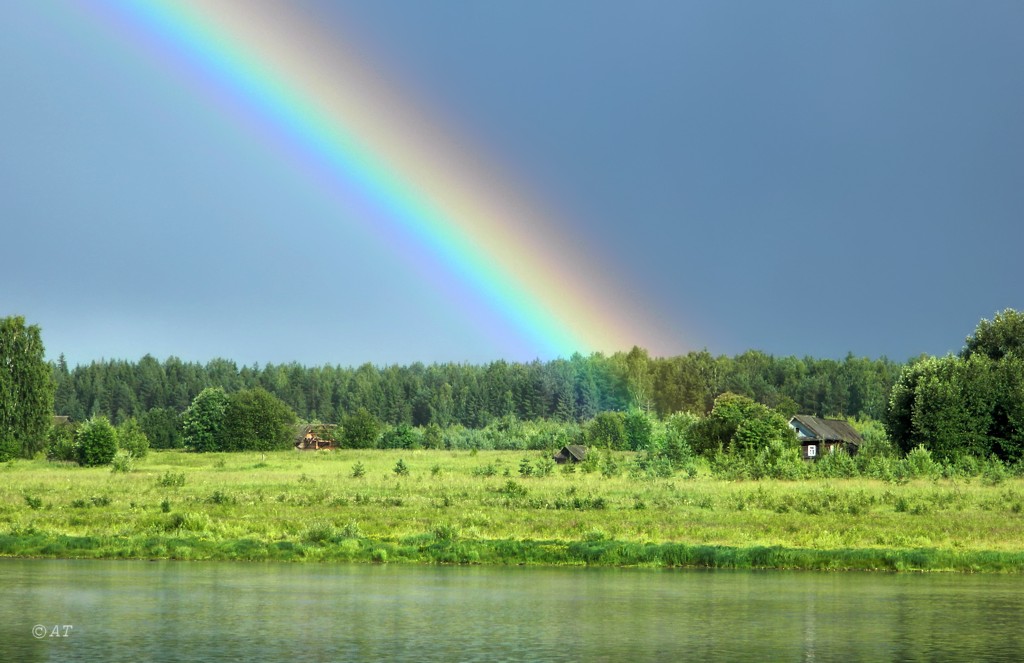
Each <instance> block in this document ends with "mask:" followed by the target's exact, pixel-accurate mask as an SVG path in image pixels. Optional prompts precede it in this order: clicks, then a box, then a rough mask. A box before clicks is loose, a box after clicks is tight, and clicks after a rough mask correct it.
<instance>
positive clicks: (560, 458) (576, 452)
mask: <svg viewBox="0 0 1024 663" xmlns="http://www.w3.org/2000/svg"><path fill="white" fill-rule="evenodd" d="M586 457H587V448H586V447H585V446H583V445H582V444H569V445H566V446H564V447H562V450H561V451H559V452H558V453H556V454H555V455H554V456H553V458H554V459H555V462H556V463H558V464H559V465H561V464H562V463H579V462H582V461H583V460H584V459H585V458H586Z"/></svg>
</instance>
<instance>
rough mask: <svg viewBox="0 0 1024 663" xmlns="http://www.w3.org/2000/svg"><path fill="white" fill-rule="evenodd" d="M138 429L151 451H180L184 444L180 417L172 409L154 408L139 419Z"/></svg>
mask: <svg viewBox="0 0 1024 663" xmlns="http://www.w3.org/2000/svg"><path fill="white" fill-rule="evenodd" d="M139 427H140V428H142V432H143V433H145V434H146V438H147V439H149V446H150V447H152V448H153V449H180V448H181V447H182V445H183V444H184V440H183V438H182V431H181V415H180V414H178V413H177V412H176V411H175V410H174V409H173V408H163V407H155V408H153V409H151V410H149V411H148V412H146V413H145V414H143V415H142V416H141V417H139Z"/></svg>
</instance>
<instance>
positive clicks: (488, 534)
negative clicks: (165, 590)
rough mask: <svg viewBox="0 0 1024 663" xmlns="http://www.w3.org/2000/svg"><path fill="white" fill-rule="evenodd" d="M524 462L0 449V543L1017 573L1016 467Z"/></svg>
mask: <svg viewBox="0 0 1024 663" xmlns="http://www.w3.org/2000/svg"><path fill="white" fill-rule="evenodd" d="M524 458H525V459H528V460H529V464H531V466H534V467H535V466H537V465H538V464H543V463H542V462H541V461H542V455H541V454H539V453H538V452H498V451H489V452H480V453H478V454H473V453H471V452H467V451H457V452H454V451H408V450H406V451H379V450H373V451H346V450H341V451H333V452H308V453H303V452H295V451H288V452H274V453H268V454H265V455H264V454H258V453H238V454H188V453H184V452H172V451H164V452H151V453H150V454H149V456H148V457H147V458H145V459H144V460H142V461H139V462H137V463H136V466H135V469H134V470H133V471H131V472H128V473H121V472H118V473H115V472H111V469H110V468H109V467H101V468H81V467H77V466H69V465H61V464H55V463H49V462H47V461H44V460H35V461H16V462H13V463H8V464H5V465H3V466H0V555H4V556H23V557H35V556H38V557H80V558H142V559H147V558H151V559H152V558H170V559H184V560H199V559H238V560H291V561H368V562H385V561H386V562H421V563H488V564H491V563H493V564H570V565H583V564H587V565H641V566H707V567H723V568H804V569H878V570H955V571H994V572H1021V571H1024V480H1022V479H1008V480H1006V481H1004V482H1002V483H1000V484H999V485H994V486H993V485H986V484H985V483H983V482H981V481H980V480H978V479H974V480H972V481H970V482H967V481H964V480H958V481H952V480H937V481H931V480H928V481H925V480H920V481H913V482H910V483H908V484H905V485H896V484H890V483H884V482H881V481H874V480H868V479H850V480H828V481H826V480H808V481H799V482H784V481H756V482H754V481H751V482H725V481H719V480H714V479H711V478H709V477H707V476H704V475H703V474H700V475H698V476H697V477H696V478H693V479H691V478H685V477H681V476H680V477H674V478H671V479H648V478H633V477H630V476H629V475H628V474H627V473H622V474H620V475H618V476H613V477H605V476H603V475H602V474H601V473H600V472H592V473H589V474H587V473H583V472H581V471H579V469H578V468H577V471H576V472H574V473H572V474H566V473H563V471H562V469H561V468H556V469H554V470H553V472H551V474H549V475H548V476H526V477H524V476H521V475H520V472H519V469H520V465H521V462H522V460H523V459H524ZM399 459H402V460H403V462H404V464H405V465H406V466H407V468H408V475H406V476H399V475H397V474H396V473H395V472H394V468H395V466H396V464H397V463H398V461H399ZM628 460H629V455H628V454H623V455H622V457H621V459H620V461H621V462H620V465H622V466H626V465H627V461H628ZM357 464H359V465H361V466H362V468H363V469H364V471H365V474H364V475H363V476H360V477H353V468H354V467H355V466H356V465H357Z"/></svg>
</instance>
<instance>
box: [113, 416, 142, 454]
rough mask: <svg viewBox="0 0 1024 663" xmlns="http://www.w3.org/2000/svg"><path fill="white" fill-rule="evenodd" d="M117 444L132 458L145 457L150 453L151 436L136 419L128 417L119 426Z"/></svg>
mask: <svg viewBox="0 0 1024 663" xmlns="http://www.w3.org/2000/svg"><path fill="white" fill-rule="evenodd" d="M117 446H118V447H119V448H121V449H124V450H125V451H127V452H128V453H129V454H131V456H132V458H145V457H146V454H147V453H149V438H147V437H146V434H145V433H144V432H143V431H142V428H141V427H140V426H139V423H138V422H137V421H135V419H126V420H125V421H123V422H122V423H121V425H120V426H118V427H117Z"/></svg>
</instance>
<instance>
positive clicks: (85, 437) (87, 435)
mask: <svg viewBox="0 0 1024 663" xmlns="http://www.w3.org/2000/svg"><path fill="white" fill-rule="evenodd" d="M76 442H77V444H76V456H77V458H76V460H77V461H78V463H79V465H86V466H94V465H107V464H109V463H110V462H111V461H112V460H114V454H116V453H117V431H116V430H115V429H114V427H113V426H111V425H110V420H108V419H107V418H106V417H93V418H92V419H90V420H89V421H87V422H85V423H84V424H82V426H81V428H79V429H78V439H77V440H76Z"/></svg>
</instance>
